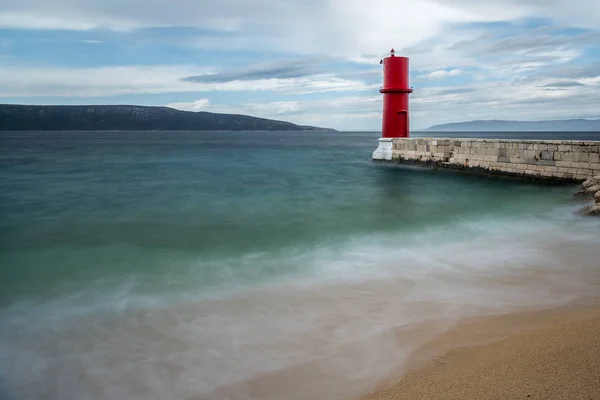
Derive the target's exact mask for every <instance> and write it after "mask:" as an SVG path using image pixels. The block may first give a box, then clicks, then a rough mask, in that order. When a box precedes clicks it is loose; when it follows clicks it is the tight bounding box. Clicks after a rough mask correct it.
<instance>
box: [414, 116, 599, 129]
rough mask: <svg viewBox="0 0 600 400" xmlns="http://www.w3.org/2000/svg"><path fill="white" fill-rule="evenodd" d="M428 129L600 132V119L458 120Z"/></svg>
mask: <svg viewBox="0 0 600 400" xmlns="http://www.w3.org/2000/svg"><path fill="white" fill-rule="evenodd" d="M425 130H426V131H438V132H453V131H470V132H509V131H517V132H526V131H530V132H531V131H539V132H543V131H555V132H556V131H559V132H568V131H573V132H589V131H591V132H600V119H567V120H556V121H502V120H484V121H469V122H457V123H453V124H442V125H435V126H432V127H431V128H427V129H425Z"/></svg>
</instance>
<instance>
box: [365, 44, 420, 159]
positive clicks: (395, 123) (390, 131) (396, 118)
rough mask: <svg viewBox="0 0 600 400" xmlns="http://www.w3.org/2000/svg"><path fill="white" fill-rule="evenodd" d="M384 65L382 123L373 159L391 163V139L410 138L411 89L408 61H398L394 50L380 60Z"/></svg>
mask: <svg viewBox="0 0 600 400" xmlns="http://www.w3.org/2000/svg"><path fill="white" fill-rule="evenodd" d="M381 64H383V86H382V87H381V89H380V90H379V92H380V93H382V94H383V119H382V132H381V139H379V147H378V148H377V150H375V152H374V153H373V159H376V160H391V159H392V138H407V137H409V135H410V130H409V118H408V95H409V93H412V89H411V87H410V86H409V84H408V58H406V57H397V56H396V52H395V51H394V49H392V50H391V51H390V55H389V56H388V57H385V58H384V59H383V60H381Z"/></svg>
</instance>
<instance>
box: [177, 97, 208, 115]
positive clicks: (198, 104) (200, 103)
mask: <svg viewBox="0 0 600 400" xmlns="http://www.w3.org/2000/svg"><path fill="white" fill-rule="evenodd" d="M209 105H210V101H209V100H208V99H199V100H196V101H192V102H187V103H186V102H182V103H169V104H167V105H166V107H170V108H175V109H177V110H182V111H194V112H195V111H203V110H206V109H207V108H208V107H209Z"/></svg>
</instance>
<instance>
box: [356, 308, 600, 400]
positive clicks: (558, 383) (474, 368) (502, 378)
mask: <svg viewBox="0 0 600 400" xmlns="http://www.w3.org/2000/svg"><path fill="white" fill-rule="evenodd" d="M594 303H596V304H594V305H589V304H587V305H578V306H574V305H572V306H569V307H564V308H560V309H555V310H547V311H537V312H526V313H514V314H507V315H501V316H491V317H480V318H473V319H470V320H466V321H464V322H462V323H460V324H459V325H457V326H456V327H455V328H453V329H452V330H450V331H448V332H447V333H446V334H444V335H442V336H441V337H439V338H437V339H435V340H433V341H431V342H429V343H428V344H427V345H426V346H424V347H423V348H421V350H419V351H418V352H416V353H415V354H414V355H413V356H412V357H411V359H410V362H409V366H408V371H407V372H406V373H404V374H403V375H402V376H401V377H400V378H399V379H396V380H395V379H393V378H391V379H389V380H388V382H383V383H381V384H380V385H379V388H378V389H377V390H375V391H374V392H373V393H370V394H368V395H366V396H364V397H363V398H362V399H363V400H391V399H432V400H434V399H478V400H480V399H600V305H598V304H597V301H594Z"/></svg>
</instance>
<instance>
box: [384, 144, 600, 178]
mask: <svg viewBox="0 0 600 400" xmlns="http://www.w3.org/2000/svg"><path fill="white" fill-rule="evenodd" d="M382 140H383V139H382ZM381 145H382V144H380V146H381ZM390 147H391V157H389V156H388V157H386V158H387V159H389V158H391V160H392V161H396V162H400V163H420V164H436V165H438V166H441V167H446V168H454V169H474V170H482V171H487V172H491V173H498V174H505V175H515V176H524V177H531V178H543V179H551V180H569V181H583V180H585V179H589V178H591V177H593V176H596V175H598V174H600V141H566V140H543V141H542V140H505V139H436V138H424V139H417V138H394V139H391V146H390ZM376 153H377V152H376ZM374 158H377V157H376V156H375V154H374Z"/></svg>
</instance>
